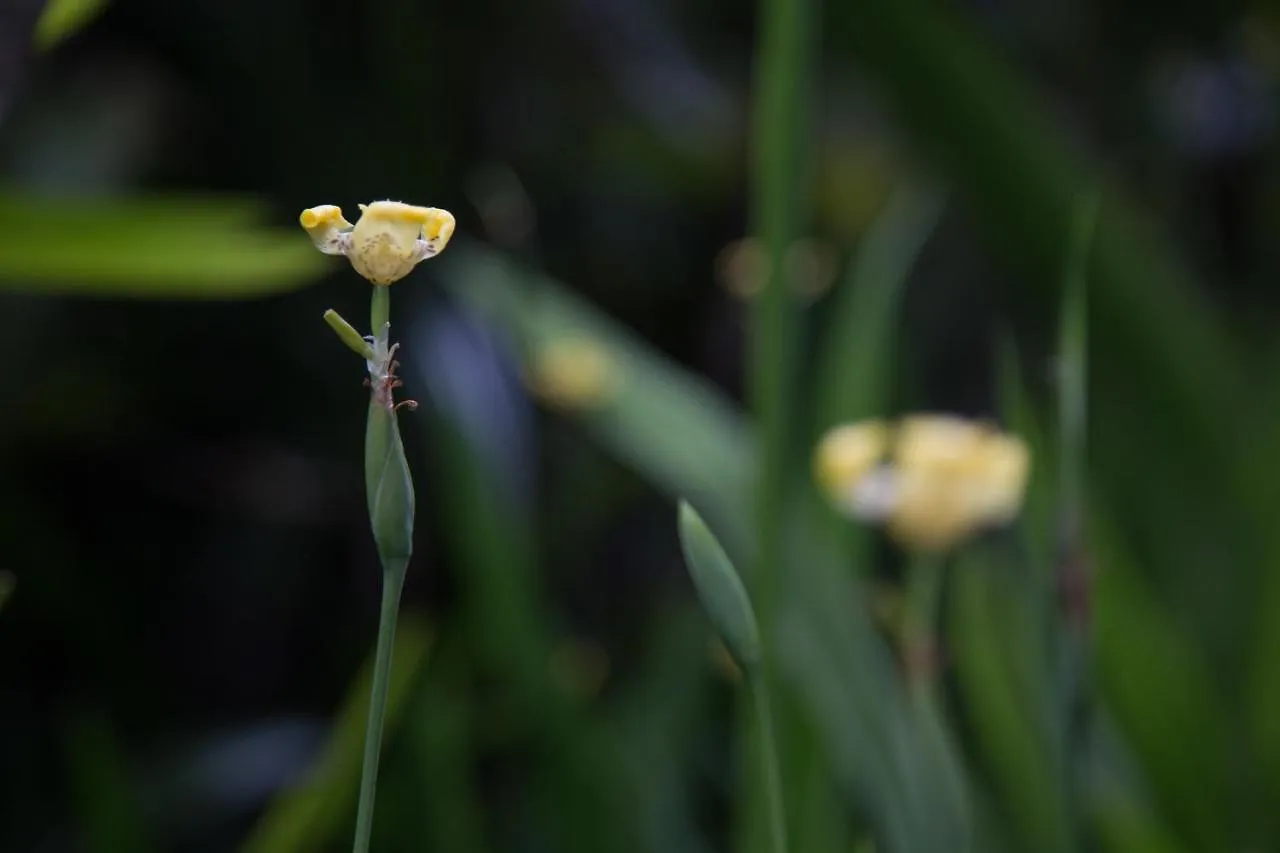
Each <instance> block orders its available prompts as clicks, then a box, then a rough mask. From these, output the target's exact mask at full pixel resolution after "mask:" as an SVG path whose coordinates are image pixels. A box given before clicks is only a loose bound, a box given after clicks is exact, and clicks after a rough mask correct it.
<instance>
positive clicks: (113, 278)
mask: <svg viewBox="0 0 1280 853" xmlns="http://www.w3.org/2000/svg"><path fill="white" fill-rule="evenodd" d="M257 220H258V214H257V211H256V208H255V205H253V204H252V203H250V202H245V201H238V200H227V199H201V198H188V199H180V198H173V199H142V200H89V199H86V200H75V201H72V200H57V199H47V198H22V197H19V196H14V195H12V194H10V195H4V196H0V291H6V290H7V291H19V292H32V293H40V294H56V295H89V296H123V297H150V298H166V299H233V298H242V297H248V296H259V295H265V294H270V293H278V292H282V291H286V290H292V289H296V288H298V287H301V286H302V285H304V284H306V283H307V282H308V281H310V280H312V279H313V278H315V277H316V276H318V275H319V274H321V273H322V272H323V270H324V269H325V266H326V264H327V263H328V262H329V261H330V260H331V259H326V258H325V257H324V256H323V255H321V254H320V253H318V252H316V251H315V249H314V247H312V246H311V243H310V241H309V240H307V239H305V235H296V234H292V233H290V232H289V231H286V230H278V229H265V228H262V227H259V226H257V225H255V224H254V223H255V222H256V221H257Z"/></svg>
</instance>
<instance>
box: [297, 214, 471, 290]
mask: <svg viewBox="0 0 1280 853" xmlns="http://www.w3.org/2000/svg"><path fill="white" fill-rule="evenodd" d="M360 213H361V215H360V218H359V219H358V220H357V221H356V224H355V225H354V226H352V224H351V223H350V222H348V221H347V220H346V219H345V218H344V217H343V216H342V210H341V209H340V208H338V207H336V206H334V205H332V204H322V205H320V206H319V207H309V208H307V209H306V210H304V211H302V215H301V216H300V217H299V220H298V221H299V222H301V223H302V227H303V228H304V229H306V232H307V234H308V235H309V236H310V237H311V242H313V243H315V246H316V248H317V249H319V250H320V251H322V252H324V253H325V254H326V255H345V256H346V257H347V260H349V261H351V266H352V267H354V268H355V271H356V272H358V273H360V275H362V276H364V277H365V278H367V279H368V280H369V281H370V282H372V283H373V284H378V285H388V284H391V283H393V282H396V281H399V280H400V279H402V278H404V277H405V276H406V275H408V274H409V272H410V271H411V270H412V269H413V268H414V267H415V266H416V265H417V264H418V263H419V262H421V261H424V260H426V259H427V258H430V257H434V256H435V255H438V254H440V252H442V251H444V247H445V246H446V245H447V244H448V243H449V238H450V237H452V236H453V228H454V219H453V214H452V213H450V212H449V211H447V210H441V209H439V208H436V207H415V206H414V205H411V204H404V203H402V202H398V201H375V202H373V203H372V204H367V205H365V204H362V205H360Z"/></svg>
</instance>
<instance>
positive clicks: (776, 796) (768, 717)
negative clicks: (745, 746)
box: [750, 673, 788, 853]
mask: <svg viewBox="0 0 1280 853" xmlns="http://www.w3.org/2000/svg"><path fill="white" fill-rule="evenodd" d="M750 681H751V699H752V701H753V702H754V703H755V706H756V714H755V716H756V724H757V726H758V733H759V738H760V756H761V764H762V769H763V771H764V781H765V796H766V797H767V799H768V801H769V835H770V837H771V838H772V839H773V853H787V850H788V845H787V809H786V804H785V803H784V802H783V799H782V771H781V770H780V768H779V766H778V745H777V742H776V739H775V736H774V731H773V707H772V705H771V704H770V702H769V690H768V689H767V688H766V686H765V683H764V679H763V678H761V677H760V674H759V673H755V674H753V675H752V676H751V677H750Z"/></svg>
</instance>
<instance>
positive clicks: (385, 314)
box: [369, 285, 391, 340]
mask: <svg viewBox="0 0 1280 853" xmlns="http://www.w3.org/2000/svg"><path fill="white" fill-rule="evenodd" d="M390 322H391V287H390V286H389V285H374V287H373V299H372V300H371V301H370V303H369V326H370V331H372V332H373V337H374V340H381V339H382V336H383V335H385V334H386V333H387V324H388V323H390Z"/></svg>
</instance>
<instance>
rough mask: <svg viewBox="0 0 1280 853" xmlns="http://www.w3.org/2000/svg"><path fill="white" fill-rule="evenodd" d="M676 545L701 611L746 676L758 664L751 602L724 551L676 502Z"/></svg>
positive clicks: (691, 511) (757, 633) (693, 515)
mask: <svg viewBox="0 0 1280 853" xmlns="http://www.w3.org/2000/svg"><path fill="white" fill-rule="evenodd" d="M679 528H680V545H681V547H682V549H683V550H684V559H685V562H686V563H687V564H688V566H689V574H690V576H691V577H692V578H693V585H694V587H695V588H696V589H697V590H698V597H699V598H700V599H701V601H702V607H703V609H704V610H706V611H707V615H708V616H709V617H710V618H711V622H712V624H713V625H715V628H716V630H717V631H718V632H719V633H720V637H721V639H723V640H724V644H725V646H726V647H727V648H728V649H729V653H730V654H732V655H733V656H734V658H735V659H736V660H737V662H738V665H739V666H741V667H742V668H743V670H744V671H746V672H747V673H748V674H750V673H751V672H752V670H754V669H755V668H756V667H757V666H758V665H759V663H760V629H759V628H758V627H757V625H756V614H755V612H754V611H753V610H752V609H751V599H750V598H748V597H747V590H746V588H745V587H743V585H742V579H741V578H740V577H739V576H738V572H737V570H736V569H734V567H733V563H732V562H730V561H729V556H728V555H727V554H725V552H724V548H722V547H720V543H719V542H718V541H717V540H716V537H715V535H714V534H713V533H712V532H711V531H710V530H709V529H707V525H706V523H705V522H703V520H702V518H701V517H700V516H699V515H698V513H697V512H695V511H694V509H693V507H691V506H689V504H688V503H686V502H685V501H680V521H679Z"/></svg>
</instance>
